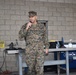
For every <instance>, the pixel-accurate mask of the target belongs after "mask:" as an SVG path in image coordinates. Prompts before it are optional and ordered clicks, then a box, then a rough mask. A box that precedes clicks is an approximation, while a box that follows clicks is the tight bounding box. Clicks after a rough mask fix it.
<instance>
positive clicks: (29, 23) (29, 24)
mask: <svg viewBox="0 0 76 75" xmlns="http://www.w3.org/2000/svg"><path fill="white" fill-rule="evenodd" d="M31 25H32V23H31V22H28V24H27V27H26V30H28V29H29V28H30V27H31Z"/></svg>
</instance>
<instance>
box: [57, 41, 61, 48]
mask: <svg viewBox="0 0 76 75" xmlns="http://www.w3.org/2000/svg"><path fill="white" fill-rule="evenodd" d="M59 47H60V44H59V41H57V44H56V49H58V48H59Z"/></svg>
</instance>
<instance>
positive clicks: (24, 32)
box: [19, 24, 27, 40]
mask: <svg viewBox="0 0 76 75" xmlns="http://www.w3.org/2000/svg"><path fill="white" fill-rule="evenodd" d="M26 25H27V24H25V25H23V26H22V27H21V29H20V31H19V40H23V39H24V37H26V33H27V30H26Z"/></svg>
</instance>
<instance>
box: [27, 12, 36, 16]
mask: <svg viewBox="0 0 76 75" xmlns="http://www.w3.org/2000/svg"><path fill="white" fill-rule="evenodd" d="M28 13H29V17H33V16H37V12H35V11H29V12H28Z"/></svg>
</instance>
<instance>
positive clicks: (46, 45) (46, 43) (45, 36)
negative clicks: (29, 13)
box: [44, 26, 50, 49]
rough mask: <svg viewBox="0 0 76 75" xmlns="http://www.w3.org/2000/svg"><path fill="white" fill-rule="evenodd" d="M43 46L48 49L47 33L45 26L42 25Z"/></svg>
mask: <svg viewBox="0 0 76 75" xmlns="http://www.w3.org/2000/svg"><path fill="white" fill-rule="evenodd" d="M44 46H45V49H49V46H50V44H49V42H48V37H47V33H46V27H45V26H44Z"/></svg>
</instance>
